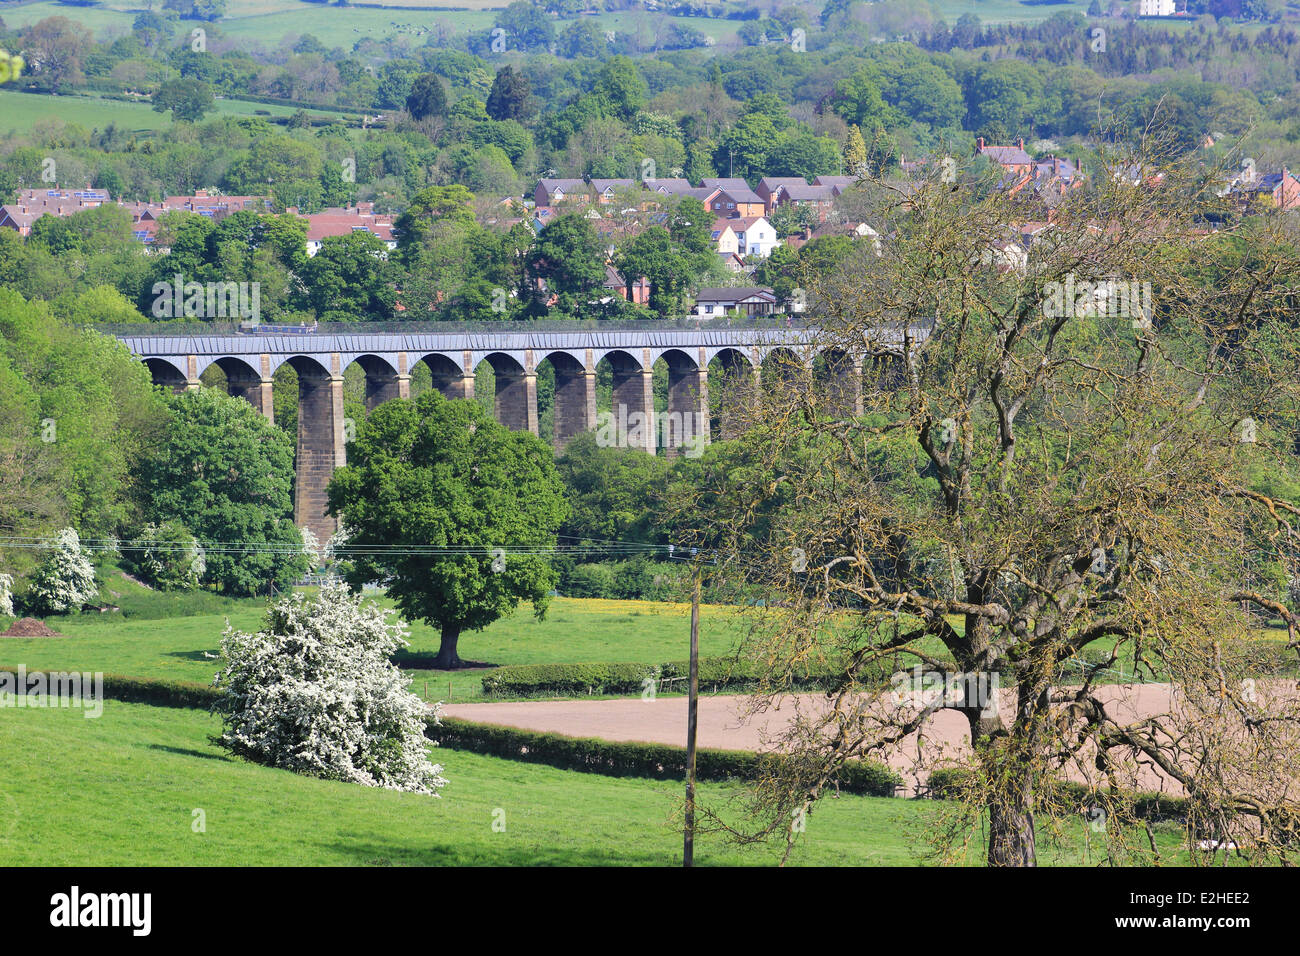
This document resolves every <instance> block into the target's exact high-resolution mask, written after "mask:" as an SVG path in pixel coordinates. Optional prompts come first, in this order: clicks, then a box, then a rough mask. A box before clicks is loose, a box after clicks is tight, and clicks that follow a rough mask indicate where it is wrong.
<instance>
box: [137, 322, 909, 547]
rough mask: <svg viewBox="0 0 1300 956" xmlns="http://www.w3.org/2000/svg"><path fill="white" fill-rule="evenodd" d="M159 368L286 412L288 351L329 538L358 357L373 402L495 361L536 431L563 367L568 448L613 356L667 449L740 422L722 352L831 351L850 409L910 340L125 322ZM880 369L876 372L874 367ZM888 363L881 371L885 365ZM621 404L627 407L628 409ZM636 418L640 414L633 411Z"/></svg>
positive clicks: (309, 492)
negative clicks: (415, 377)
mask: <svg viewBox="0 0 1300 956" xmlns="http://www.w3.org/2000/svg"><path fill="white" fill-rule="evenodd" d="M117 337H118V338H119V339H120V340H121V341H122V342H123V343H124V344H125V345H126V347H127V348H128V349H129V350H130V351H131V352H132V353H133V354H134V355H136V356H138V357H139V358H140V359H141V360H142V361H143V362H144V363H145V364H146V365H147V366H148V367H149V369H150V372H151V373H152V375H153V380H154V382H155V384H158V385H163V386H168V387H171V388H173V389H175V390H176V391H185V390H190V389H197V388H199V387H200V380H199V378H200V376H201V375H203V373H204V371H205V370H207V369H208V368H209V367H210V366H212V365H217V366H218V367H220V368H221V369H222V371H223V372H224V373H225V376H226V381H227V383H228V388H229V391H230V393H231V394H232V395H236V396H240V397H242V398H244V399H246V400H247V401H249V402H250V403H252V405H253V406H254V407H255V408H257V409H258V411H260V412H261V413H262V414H263V415H265V416H266V417H267V419H268V420H272V419H273V411H272V384H273V379H274V376H275V373H276V370H277V369H279V368H280V367H281V366H282V365H285V364H289V365H291V366H292V367H293V368H294V369H295V370H296V372H297V375H298V447H297V458H296V461H297V466H296V467H297V475H296V481H295V491H294V520H295V522H296V523H297V524H298V525H299V526H300V527H301V526H303V525H306V526H307V527H309V528H311V530H312V531H313V532H315V534H316V535H317V537H318V538H320V540H321V541H322V542H323V541H325V540H326V539H328V537H329V536H330V535H331V534H333V532H334V530H335V522H334V519H333V518H331V517H329V516H327V515H326V514H325V506H326V498H325V486H326V485H327V484H328V482H329V479H330V476H331V475H332V474H333V472H334V469H335V468H337V467H339V466H340V465H342V464H344V463H345V461H346V444H345V433H346V425H345V418H344V412H343V375H344V371H345V370H346V369H347V368H348V367H349V366H350V365H352V364H354V363H355V364H357V365H358V366H359V367H360V368H361V370H362V371H364V373H365V382H366V387H365V395H366V410H367V411H369V410H370V409H372V408H374V407H375V406H376V405H378V404H379V403H381V402H384V401H387V400H389V399H392V398H409V397H410V384H411V371H412V369H414V368H415V367H416V366H417V364H418V363H420V362H424V363H425V364H426V365H428V367H429V370H430V372H431V374H432V381H433V385H434V387H435V388H437V389H438V390H439V391H441V392H442V394H444V395H445V396H447V397H448V398H473V397H474V376H475V370H476V369H477V368H478V367H479V364H480V363H481V362H484V361H486V362H487V363H489V364H490V365H491V367H492V370H493V372H494V373H495V380H496V394H495V396H494V407H495V415H496V419H497V421H499V422H501V423H502V424H503V425H506V426H507V427H509V428H512V429H515V430H520V431H522V430H525V429H526V430H528V431H531V432H533V433H534V434H537V430H538V426H537V419H538V408H537V367H538V365H539V364H540V363H542V362H543V361H549V362H550V364H551V366H552V368H553V369H554V371H555V406H554V414H555V424H554V436H553V441H554V445H555V447H556V450H557V451H558V450H560V449H562V448H563V447H564V446H565V445H566V444H567V443H568V442H569V441H570V440H571V439H572V438H573V437H574V436H575V435H577V434H579V433H581V432H583V431H586V430H590V429H594V428H596V427H597V414H596V366H597V364H598V363H599V362H601V361H602V360H605V361H607V362H608V363H609V364H610V366H611V371H612V377H613V401H612V404H613V406H614V408H615V409H616V410H618V412H622V413H625V414H626V415H627V416H628V417H629V418H632V416H634V415H637V414H638V413H639V414H640V416H642V417H641V419H640V421H642V422H644V423H646V427H643V428H640V429H637V430H636V431H633V432H630V434H631V435H632V436H633V437H634V440H635V443H636V444H637V445H638V446H640V445H642V444H644V447H645V450H646V451H648V452H650V453H652V454H653V453H654V452H655V448H656V442H657V441H659V440H660V439H661V438H662V439H663V441H662V444H664V445H666V446H667V449H666V453H667V454H669V455H673V454H675V453H676V451H677V450H679V449H680V448H682V446H684V445H689V444H691V443H692V442H695V443H696V444H698V443H700V442H707V441H708V438H709V422H710V420H711V414H712V415H714V416H717V417H718V418H721V432H722V434H723V435H724V436H725V437H732V436H733V435H734V433H735V430H736V429H735V426H734V424H733V423H732V422H730V421H729V420H728V416H727V411H726V410H725V409H713V410H711V409H710V406H709V383H708V369H709V365H710V363H711V362H714V360H717V363H718V365H717V366H715V368H716V367H718V366H721V368H722V369H723V370H724V371H725V372H726V373H727V374H739V375H743V376H750V377H751V379H752V380H754V381H757V380H758V379H759V378H760V376H761V375H762V370H763V366H764V362H765V361H769V360H771V359H772V358H774V357H775V356H776V355H778V353H779V354H780V355H781V356H783V357H784V358H785V359H786V360H787V361H791V362H793V363H796V364H797V365H798V366H802V367H803V368H805V369H810V368H812V367H813V364H814V361H816V360H817V359H818V356H820V361H818V363H817V364H818V365H819V367H820V369H821V373H822V376H823V377H824V378H827V379H829V380H828V381H827V382H826V387H827V388H828V389H829V390H830V393H831V394H833V395H834V396H835V397H836V402H837V404H841V405H842V406H843V408H844V410H845V411H846V412H851V411H856V412H860V411H861V408H862V374H863V366H864V363H867V366H868V369H870V368H871V366H872V363H881V362H882V361H884V360H882V356H886V357H887V356H889V355H891V354H897V352H898V350H899V349H901V347H902V342H903V334H902V332H901V331H900V332H899V333H898V334H897V335H896V336H894V339H896V341H893V342H891V341H890V338H889V337H884V338H882V339H881V342H880V344H879V345H877V346H875V347H874V348H873V351H874V352H875V353H876V354H875V355H867V354H865V350H864V354H862V355H848V354H846V353H844V352H841V351H835V350H827V349H823V348H819V346H818V345H817V333H816V331H815V330H812V329H771V328H768V329H756V328H735V327H717V328H666V329H654V330H638V331H604V330H599V331H541V330H538V329H537V328H535V327H534V328H530V329H529V330H528V331H501V332H434V333H427V332H409V333H407V332H397V333H394V332H367V331H365V326H358V327H357V330H356V331H355V332H353V331H346V332H339V333H320V332H317V333H312V334H260V335H250V334H188V333H187V334H166V335H163V334H148V333H145V334H119V335H118V336H117ZM659 359H663V360H664V362H665V364H666V365H667V367H668V408H667V413H666V419H667V421H666V422H665V423H664V426H665V427H664V428H663V429H662V431H661V430H660V429H659V428H658V427H656V424H657V423H656V420H655V408H654V397H653V391H652V380H653V379H652V376H653V367H654V365H655V363H656V362H657V361H658V360H659ZM869 374H870V372H869ZM875 374H879V370H877V372H876V373H875ZM618 412H616V413H618ZM633 420H635V419H633Z"/></svg>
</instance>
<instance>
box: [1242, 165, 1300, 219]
mask: <svg viewBox="0 0 1300 956" xmlns="http://www.w3.org/2000/svg"><path fill="white" fill-rule="evenodd" d="M1232 192H1233V194H1234V195H1235V196H1236V197H1237V198H1238V199H1239V200H1240V201H1241V203H1242V205H1243V206H1245V207H1250V206H1254V205H1270V206H1274V207H1276V208H1279V209H1296V208H1300V180H1298V179H1296V177H1295V175H1294V174H1293V173H1292V172H1291V170H1290V168H1289V167H1287V166H1283V167H1282V169H1281V170H1280V171H1278V172H1275V173H1265V174H1255V175H1254V177H1253V178H1250V177H1246V176H1239V177H1238V178H1237V180H1236V181H1235V182H1234V183H1233V188H1232Z"/></svg>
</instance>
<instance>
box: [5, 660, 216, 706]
mask: <svg viewBox="0 0 1300 956" xmlns="http://www.w3.org/2000/svg"><path fill="white" fill-rule="evenodd" d="M70 670H71V669H70V668H36V667H33V668H28V673H32V674H34V673H46V674H48V673H57V672H60V671H70ZM0 671H4V672H6V673H9V674H17V673H18V668H16V667H0ZM82 673H86V672H85V671H82ZM220 696H221V692H220V691H219V690H217V689H216V688H215V687H210V686H209V685H207V684H199V683H196V682H194V681H184V680H154V679H151V678H145V677H123V676H122V675H120V674H105V675H104V699H105V700H122V701H127V702H130V703H136V704H153V705H155V706H158V707H198V708H201V709H203V710H207V709H208V708H209V707H211V706H212V705H213V703H215V702H216V700H217V698H218V697H220Z"/></svg>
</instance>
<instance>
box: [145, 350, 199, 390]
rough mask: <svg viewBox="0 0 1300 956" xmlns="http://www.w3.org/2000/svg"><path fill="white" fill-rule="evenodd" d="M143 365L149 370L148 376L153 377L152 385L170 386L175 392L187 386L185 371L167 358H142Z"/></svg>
mask: <svg viewBox="0 0 1300 956" xmlns="http://www.w3.org/2000/svg"><path fill="white" fill-rule="evenodd" d="M144 365H145V368H147V369H148V370H149V377H150V378H152V379H153V383H154V385H158V386H161V387H162V388H170V389H171V390H172V391H173V392H177V393H180V392H183V391H185V390H186V389H187V388H188V387H189V383H188V382H187V381H186V379H185V373H184V372H182V371H181V370H180V369H179V368H177V367H176V366H175V365H174V364H173V363H172V362H169V361H168V360H167V359H161V358H147V359H145V360H144Z"/></svg>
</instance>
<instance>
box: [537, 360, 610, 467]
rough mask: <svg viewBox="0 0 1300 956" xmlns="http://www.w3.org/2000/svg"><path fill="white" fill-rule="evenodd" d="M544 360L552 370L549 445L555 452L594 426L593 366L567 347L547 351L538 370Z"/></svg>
mask: <svg viewBox="0 0 1300 956" xmlns="http://www.w3.org/2000/svg"><path fill="white" fill-rule="evenodd" d="M543 364H547V365H550V367H551V370H552V371H553V372H554V373H555V397H554V399H553V404H552V406H551V408H552V411H553V414H552V419H551V422H552V424H551V445H552V447H553V448H554V449H555V453H556V454H557V455H558V454H560V453H561V452H563V451H564V449H565V447H566V446H567V445H568V444H569V442H571V441H573V439H574V438H575V437H577V436H578V435H580V434H582V433H583V432H585V431H590V430H591V429H593V428H595V427H596V370H595V369H594V368H591V369H588V368H587V367H586V365H584V364H583V363H582V362H580V361H578V359H577V358H575V357H574V356H573V354H572V353H570V352H566V351H554V352H547V353H546V354H545V355H543V356H542V361H541V362H539V363H538V368H539V370H540V368H541V366H542V365H543Z"/></svg>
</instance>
